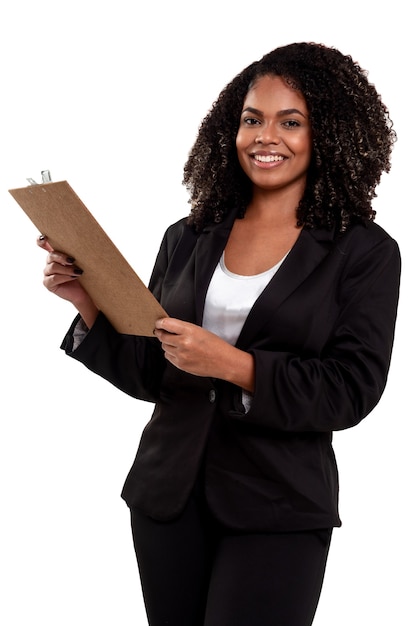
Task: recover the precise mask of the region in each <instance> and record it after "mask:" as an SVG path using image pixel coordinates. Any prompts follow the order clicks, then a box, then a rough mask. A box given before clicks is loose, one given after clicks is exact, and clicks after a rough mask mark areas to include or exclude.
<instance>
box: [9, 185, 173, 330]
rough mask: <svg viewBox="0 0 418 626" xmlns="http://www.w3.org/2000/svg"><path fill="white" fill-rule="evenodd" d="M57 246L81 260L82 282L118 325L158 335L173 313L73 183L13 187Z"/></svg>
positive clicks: (78, 261)
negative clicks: (159, 325) (156, 328)
mask: <svg viewBox="0 0 418 626" xmlns="http://www.w3.org/2000/svg"><path fill="white" fill-rule="evenodd" d="M9 193H10V194H11V195H12V196H13V198H14V199H15V200H16V202H17V203H18V204H19V205H20V206H21V208H22V209H23V210H24V212H25V213H26V214H27V216H28V217H29V218H30V219H31V221H32V222H33V223H34V225H35V226H36V227H37V229H38V230H39V232H40V233H42V234H43V235H46V236H47V237H48V241H49V242H50V244H51V246H52V247H53V248H54V249H55V250H60V251H63V252H66V253H67V254H68V255H69V256H72V257H74V258H75V260H76V263H77V265H78V266H79V267H81V268H82V269H83V270H84V272H83V275H82V276H80V279H79V280H80V282H81V284H82V285H83V287H84V288H85V290H86V291H87V293H88V294H89V295H90V296H91V298H92V299H93V300H94V302H95V304H96V306H97V307H98V308H99V309H100V310H101V311H102V312H103V313H104V314H105V315H106V317H107V318H108V320H109V321H110V322H111V324H112V325H113V327H114V328H115V329H116V330H117V331H118V332H120V333H125V334H129V335H143V336H149V337H151V336H152V335H153V330H154V324H155V321H156V320H157V319H159V318H161V317H167V313H166V312H165V311H164V309H163V308H162V307H161V305H160V304H159V303H158V301H157V300H156V299H155V298H154V296H153V295H152V293H151V292H150V291H149V289H148V288H147V287H146V286H145V285H144V283H143V282H142V281H141V279H140V278H139V276H138V275H137V274H136V273H135V272H134V270H133V269H132V267H131V266H130V265H129V264H128V262H127V261H126V259H125V258H124V257H123V256H122V254H121V253H120V252H119V250H118V249H117V248H116V246H115V245H114V244H113V242H112V241H111V240H110V239H109V237H108V236H107V234H106V233H105V232H104V230H103V229H102V227H101V226H100V224H99V223H98V222H97V221H96V220H95V218H94V217H93V215H92V214H91V213H90V212H89V210H88V209H87V208H86V206H85V205H84V204H83V202H82V201H81V200H80V198H79V197H78V196H77V194H76V193H75V192H74V190H73V189H72V188H71V187H70V185H69V184H68V182H67V181H61V182H56V183H45V184H40V185H29V186H28V187H22V188H19V189H9Z"/></svg>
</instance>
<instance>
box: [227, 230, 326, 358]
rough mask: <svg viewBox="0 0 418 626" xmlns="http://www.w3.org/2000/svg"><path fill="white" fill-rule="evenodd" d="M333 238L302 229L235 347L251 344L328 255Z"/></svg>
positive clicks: (251, 312)
mask: <svg viewBox="0 0 418 626" xmlns="http://www.w3.org/2000/svg"><path fill="white" fill-rule="evenodd" d="M333 239H334V231H326V230H315V229H312V230H311V229H303V230H302V231H301V233H300V236H299V238H298V239H297V241H296V243H295V245H294V246H293V248H292V249H291V250H290V252H289V254H288V255H287V257H286V259H285V260H284V262H283V263H282V265H281V266H280V268H279V269H278V271H277V272H276V274H275V275H274V276H273V278H272V279H271V281H270V282H269V284H268V285H267V287H266V288H265V289H264V291H263V292H262V294H261V295H260V297H259V298H258V299H257V300H256V302H255V303H254V306H253V307H252V309H251V311H250V313H249V314H248V317H247V319H246V321H245V323H244V326H243V328H242V330H241V333H240V335H239V337H238V341H237V343H236V346H237V347H238V348H245V347H246V346H248V345H250V344H251V340H252V338H253V337H254V334H255V333H257V332H259V330H260V329H261V328H262V327H263V325H264V324H265V323H266V322H267V320H268V319H269V318H270V317H271V316H272V315H274V313H275V311H276V310H277V309H278V307H280V305H281V304H282V302H284V300H285V299H286V298H288V297H289V295H290V294H291V293H292V292H293V291H294V290H295V289H297V287H298V286H299V285H300V284H301V283H302V282H303V281H304V280H305V279H306V278H307V277H308V276H309V274H310V273H311V272H312V271H313V270H314V269H315V268H316V267H317V266H318V265H319V263H321V261H322V260H323V259H324V257H326V256H327V254H328V253H329V250H330V245H331V243H332V241H333Z"/></svg>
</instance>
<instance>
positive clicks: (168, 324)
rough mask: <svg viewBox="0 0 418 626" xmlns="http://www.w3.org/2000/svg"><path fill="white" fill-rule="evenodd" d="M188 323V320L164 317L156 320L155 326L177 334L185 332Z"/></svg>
mask: <svg viewBox="0 0 418 626" xmlns="http://www.w3.org/2000/svg"><path fill="white" fill-rule="evenodd" d="M186 325H187V322H183V321H182V320H178V319H175V318H174V317H162V318H161V319H159V320H157V321H156V322H155V328H157V329H160V330H162V331H165V332H167V333H172V334H175V335H179V334H180V333H182V332H184V330H185V326H186Z"/></svg>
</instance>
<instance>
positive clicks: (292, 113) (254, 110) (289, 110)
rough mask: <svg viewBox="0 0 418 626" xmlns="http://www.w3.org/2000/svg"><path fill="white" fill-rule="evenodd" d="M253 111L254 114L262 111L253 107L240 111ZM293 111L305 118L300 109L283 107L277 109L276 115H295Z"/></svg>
mask: <svg viewBox="0 0 418 626" xmlns="http://www.w3.org/2000/svg"><path fill="white" fill-rule="evenodd" d="M245 112H248V113H254V115H260V116H262V115H263V112H262V111H259V109H254V108H253V107H246V108H245V109H244V110H243V112H242V113H245ZM295 113H296V114H297V115H301V116H302V117H305V118H306V115H305V114H304V113H302V111H299V109H283V110H282V111H277V115H278V117H283V116H286V115H295Z"/></svg>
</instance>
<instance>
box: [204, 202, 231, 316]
mask: <svg viewBox="0 0 418 626" xmlns="http://www.w3.org/2000/svg"><path fill="white" fill-rule="evenodd" d="M234 220H235V211H232V212H231V213H230V214H228V215H227V216H226V218H225V219H224V221H223V222H221V223H220V224H213V225H209V226H207V227H205V228H204V229H203V231H202V233H201V235H200V237H199V239H198V242H197V244H196V258H195V267H196V273H195V302H196V320H197V323H198V324H201V323H202V319H203V309H204V306H205V298H206V292H207V290H208V287H209V283H210V281H211V278H212V276H213V272H214V271H215V268H216V265H217V263H218V262H219V259H220V258H221V256H222V252H223V251H224V249H225V246H226V242H227V241H228V237H229V233H230V232H231V228H232V225H233V223H234Z"/></svg>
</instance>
